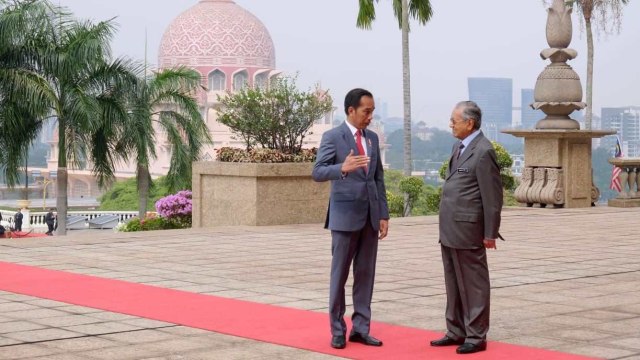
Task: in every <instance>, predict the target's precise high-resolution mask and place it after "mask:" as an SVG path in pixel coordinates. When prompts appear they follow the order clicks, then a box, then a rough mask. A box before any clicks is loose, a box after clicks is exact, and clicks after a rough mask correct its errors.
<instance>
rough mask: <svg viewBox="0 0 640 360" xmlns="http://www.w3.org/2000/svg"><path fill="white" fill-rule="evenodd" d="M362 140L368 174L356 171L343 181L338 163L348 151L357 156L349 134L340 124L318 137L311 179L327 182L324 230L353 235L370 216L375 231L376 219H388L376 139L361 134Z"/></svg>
mask: <svg viewBox="0 0 640 360" xmlns="http://www.w3.org/2000/svg"><path fill="white" fill-rule="evenodd" d="M364 138H365V139H366V144H367V153H368V154H369V157H370V158H371V162H370V163H369V167H368V171H366V170H364V169H358V170H356V171H354V172H351V173H349V174H347V175H346V176H345V177H343V176H342V171H341V168H342V163H343V162H344V161H345V159H346V157H347V155H349V151H350V150H353V153H354V154H358V149H357V147H356V142H355V140H354V138H353V134H352V133H351V130H350V129H349V127H348V126H347V124H346V123H343V124H342V125H340V126H338V127H336V128H333V129H331V130H328V131H326V132H325V133H324V134H323V135H322V140H321V142H320V148H319V149H318V155H317V158H316V164H315V167H314V168H313V172H312V176H313V179H314V180H315V181H328V180H331V195H330V198H329V209H328V210H327V219H326V222H325V228H328V229H330V230H337V231H357V230H360V229H362V228H363V227H364V226H365V224H366V220H367V216H370V220H371V225H372V226H373V228H374V229H375V230H376V231H378V230H379V227H380V219H388V218H389V209H388V207H387V195H386V190H385V187H384V173H383V168H382V160H381V159H380V147H379V143H378V136H377V135H376V133H374V132H373V131H370V130H364Z"/></svg>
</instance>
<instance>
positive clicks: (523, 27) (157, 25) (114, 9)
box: [54, 0, 640, 129]
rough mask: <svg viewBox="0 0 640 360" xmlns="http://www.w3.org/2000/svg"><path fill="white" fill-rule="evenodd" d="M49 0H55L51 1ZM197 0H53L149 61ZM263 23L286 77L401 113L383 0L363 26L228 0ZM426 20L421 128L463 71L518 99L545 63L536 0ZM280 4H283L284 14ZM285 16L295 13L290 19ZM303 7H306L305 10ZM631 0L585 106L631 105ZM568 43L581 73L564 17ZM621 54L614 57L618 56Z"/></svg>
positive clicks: (322, 10) (438, 13)
mask: <svg viewBox="0 0 640 360" xmlns="http://www.w3.org/2000/svg"><path fill="white" fill-rule="evenodd" d="M54 2H55V1H54ZM197 2H198V1H197V0H184V1H168V0H156V1H152V0H136V1H135V2H132V1H125V0H111V1H109V2H104V1H91V0H59V1H58V3H59V4H60V5H62V6H66V7H68V8H69V9H70V10H71V11H72V12H73V13H74V14H75V15H76V16H77V17H79V18H83V19H84V18H90V19H94V20H106V19H109V18H112V17H116V19H115V21H116V23H118V24H119V31H118V33H117V34H116V36H115V37H114V42H113V48H114V54H115V55H118V56H120V55H126V56H129V57H132V58H134V59H138V60H142V59H144V58H145V49H144V48H145V32H146V33H147V39H146V42H147V44H148V50H147V58H148V61H149V63H151V64H155V63H157V54H158V46H159V44H160V39H161V38H162V34H163V32H164V30H165V29H166V28H167V26H168V25H169V24H170V23H171V21H172V20H173V19H174V18H175V17H176V16H178V15H179V14H180V13H181V12H183V11H185V10H187V9H188V8H189V7H191V6H193V5H194V4H196V3H197ZM235 2H236V3H237V4H238V5H240V6H242V7H244V8H245V9H247V10H249V11H250V12H251V13H253V14H254V15H255V16H256V17H258V18H259V19H260V20H261V21H262V22H263V23H264V24H265V25H266V27H267V28H268V29H269V31H270V34H271V37H272V39H273V41H274V44H275V48H276V66H277V68H278V69H280V70H283V71H284V72H286V73H289V74H295V73H296V72H299V85H300V86H301V87H303V88H308V87H311V86H313V84H314V83H316V82H319V83H320V84H321V85H322V86H323V87H324V88H326V89H329V90H330V93H331V95H332V96H333V98H334V101H335V104H336V106H337V107H338V111H337V113H339V112H340V107H341V103H342V99H343V98H344V94H345V93H346V92H347V91H348V90H349V89H351V88H353V87H365V88H368V89H369V90H371V91H372V92H373V93H374V95H375V97H376V98H377V99H380V101H382V102H385V103H386V104H387V113H388V116H389V117H402V116H403V109H402V67H401V63H402V59H401V47H400V45H401V44H400V40H401V34H400V31H399V30H398V25H397V21H396V20H395V19H394V18H393V11H392V9H391V4H390V2H389V1H381V2H380V3H378V4H377V5H376V6H377V20H376V22H375V23H374V24H373V30H370V31H365V30H360V29H357V28H356V27H355V19H356V15H357V5H358V4H357V2H356V1H349V2H347V1H344V0H325V1H322V2H308V1H298V0H271V1H264V0H235ZM432 5H433V8H434V17H433V19H432V21H431V22H429V24H427V26H419V25H418V24H417V23H412V33H411V43H410V51H411V71H412V72H411V81H412V104H413V108H412V118H413V120H414V121H415V122H418V121H425V122H426V124H427V126H430V127H432V126H435V127H439V128H442V129H445V128H447V122H448V119H449V116H450V113H451V108H452V107H453V105H454V104H455V103H456V102H458V101H460V100H465V99H467V97H468V96H467V91H468V89H467V86H466V82H467V78H469V77H500V78H511V79H513V91H514V94H513V103H514V106H518V104H520V103H521V99H520V89H526V88H534V86H535V81H536V78H537V76H538V74H539V73H540V72H541V71H542V70H543V69H544V67H545V66H546V65H547V64H548V61H543V60H541V59H540V57H539V53H540V51H541V50H543V49H544V48H546V47H548V44H547V43H546V39H545V24H546V12H545V10H544V7H543V5H542V4H541V1H537V0H531V1H505V0H487V1H483V2H478V1H472V0H466V1H462V2H460V1H459V2H451V1H445V0H432ZM283 8H287V9H286V11H285V10H283ZM287 14H296V15H295V16H290V15H287ZM310 14H313V15H312V16H311V15H310ZM637 18H640V4H639V3H638V2H630V4H629V5H627V6H626V7H625V9H624V18H623V21H622V32H621V33H620V35H611V36H608V37H607V36H604V35H603V36H600V37H596V39H595V54H596V58H595V70H594V84H595V88H594V113H595V114H600V109H601V108H602V107H624V106H633V105H639V104H640V91H638V90H637V87H638V84H640V70H639V69H638V66H637V65H636V62H637V59H638V58H640V48H638V46H637V44H640V22H637V21H633V20H634V19H637ZM573 20H574V21H573V24H574V37H573V41H572V43H571V46H570V47H571V48H573V49H576V50H577V51H578V54H579V55H578V58H576V59H575V60H572V61H570V62H569V64H570V65H571V66H572V67H573V68H574V69H575V70H576V72H577V73H578V74H579V76H580V78H581V80H582V84H583V88H584V87H585V79H586V70H585V69H586V61H587V51H586V40H585V36H584V35H581V31H580V27H581V25H580V22H579V20H578V18H577V15H575V14H574V16H573ZM620 54H624V56H620Z"/></svg>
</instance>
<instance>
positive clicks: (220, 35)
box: [48, 0, 333, 197]
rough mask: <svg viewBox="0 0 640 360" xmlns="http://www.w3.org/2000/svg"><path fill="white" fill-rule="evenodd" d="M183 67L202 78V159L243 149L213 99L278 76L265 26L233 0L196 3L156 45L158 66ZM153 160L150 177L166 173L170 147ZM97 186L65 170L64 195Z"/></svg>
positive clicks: (310, 143) (316, 130)
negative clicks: (205, 136) (205, 143)
mask: <svg viewBox="0 0 640 360" xmlns="http://www.w3.org/2000/svg"><path fill="white" fill-rule="evenodd" d="M181 65H183V66H188V67H191V68H193V69H195V70H197V71H198V72H199V73H200V74H201V76H202V84H203V86H204V87H205V88H206V89H207V90H206V91H204V90H203V91H202V92H201V93H200V94H199V104H200V106H201V109H202V114H203V117H204V119H205V121H206V123H207V126H208V127H209V131H210V133H211V137H212V139H213V146H209V147H208V148H206V149H205V151H204V155H203V157H204V160H211V161H213V160H215V149H218V148H220V147H223V146H234V147H243V143H242V142H241V141H237V140H234V139H233V134H232V133H231V131H230V130H229V129H228V128H227V127H226V126H224V125H222V124H220V123H219V122H218V121H217V109H218V108H219V106H220V104H219V103H218V101H217V95H223V94H224V93H225V91H227V90H230V91H234V90H237V89H240V88H242V87H244V86H258V87H264V86H267V85H268V84H269V82H270V81H269V80H270V79H272V78H273V77H275V76H278V75H279V74H281V71H279V70H276V52H275V47H274V44H273V40H272V39H271V35H269V31H268V30H267V28H266V27H265V26H264V24H263V23H262V22H261V21H260V20H259V19H258V18H257V17H255V16H254V15H253V14H251V13H250V12H249V11H247V10H245V9H243V8H242V7H240V6H239V5H237V4H236V3H235V2H234V1H232V0H200V1H199V2H198V3H197V4H196V5H194V6H192V7H191V8H189V9H187V10H186V11H185V12H183V13H182V14H180V15H179V16H178V17H177V18H175V19H174V20H173V22H172V23H171V24H170V25H169V27H168V28H167V30H166V31H165V33H164V35H163V36H162V41H161V44H160V51H159V56H158V67H159V68H160V69H164V68H171V67H175V66H181ZM332 122H333V113H327V114H326V115H325V116H324V117H323V118H321V119H318V120H317V121H316V123H315V124H314V126H313V128H312V129H311V133H310V134H309V135H308V136H307V138H306V139H305V146H306V147H317V146H319V144H320V138H321V136H322V133H324V132H325V131H326V130H328V129H330V128H331V126H332V125H331V124H332ZM157 146H158V148H157V149H156V150H157V155H158V159H157V160H156V161H155V163H153V164H152V165H151V168H150V171H151V174H152V175H153V176H162V175H165V174H166V173H167V171H168V169H169V159H170V157H171V154H170V147H169V146H168V144H167V143H165V142H164V141H163V140H162V139H159V141H158V145H157ZM50 153H51V157H50V159H49V166H48V170H49V171H55V170H56V164H57V137H54V139H53V142H52V143H51V152H50ZM133 176H135V166H133V165H131V164H123V165H122V166H120V167H119V168H118V169H116V177H117V178H118V179H125V178H130V177H133ZM100 193H101V190H100V189H99V188H98V186H97V184H96V182H95V180H94V179H93V176H91V174H90V171H89V170H71V169H70V171H69V197H80V196H91V197H93V196H98V195H99V194H100Z"/></svg>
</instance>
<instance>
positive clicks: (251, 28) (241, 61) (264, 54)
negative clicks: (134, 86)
mask: <svg viewBox="0 0 640 360" xmlns="http://www.w3.org/2000/svg"><path fill="white" fill-rule="evenodd" d="M158 65H159V67H160V68H167V67H173V66H177V65H184V66H189V67H193V68H212V67H236V68H263V69H265V68H267V69H274V68H275V48H274V46H273V41H272V40H271V35H269V31H268V30H267V28H266V27H265V26H264V24H263V23H262V22H261V21H260V20H259V19H258V18H257V17H255V16H254V15H253V14H251V13H250V12H249V11H247V10H245V9H244V8H242V7H240V6H239V5H237V4H236V3H235V2H233V0H200V1H199V2H198V3H197V4H196V5H194V6H192V7H191V8H189V9H188V10H186V11H185V12H183V13H182V14H180V15H179V16H178V17H177V18H176V19H175V20H173V22H172V23H171V25H170V26H169V27H168V28H167V30H166V31H165V33H164V35H163V37H162V42H161V45H160V51H159V56H158Z"/></svg>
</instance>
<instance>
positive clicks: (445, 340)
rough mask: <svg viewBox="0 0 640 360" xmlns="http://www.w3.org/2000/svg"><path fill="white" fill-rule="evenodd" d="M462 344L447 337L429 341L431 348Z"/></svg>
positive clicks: (461, 341) (462, 342)
mask: <svg viewBox="0 0 640 360" xmlns="http://www.w3.org/2000/svg"><path fill="white" fill-rule="evenodd" d="M462 344H464V339H463V340H453V339H452V338H450V337H448V336H446V335H445V336H444V337H443V338H442V339H438V340H433V341H431V346H451V345H462Z"/></svg>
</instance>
